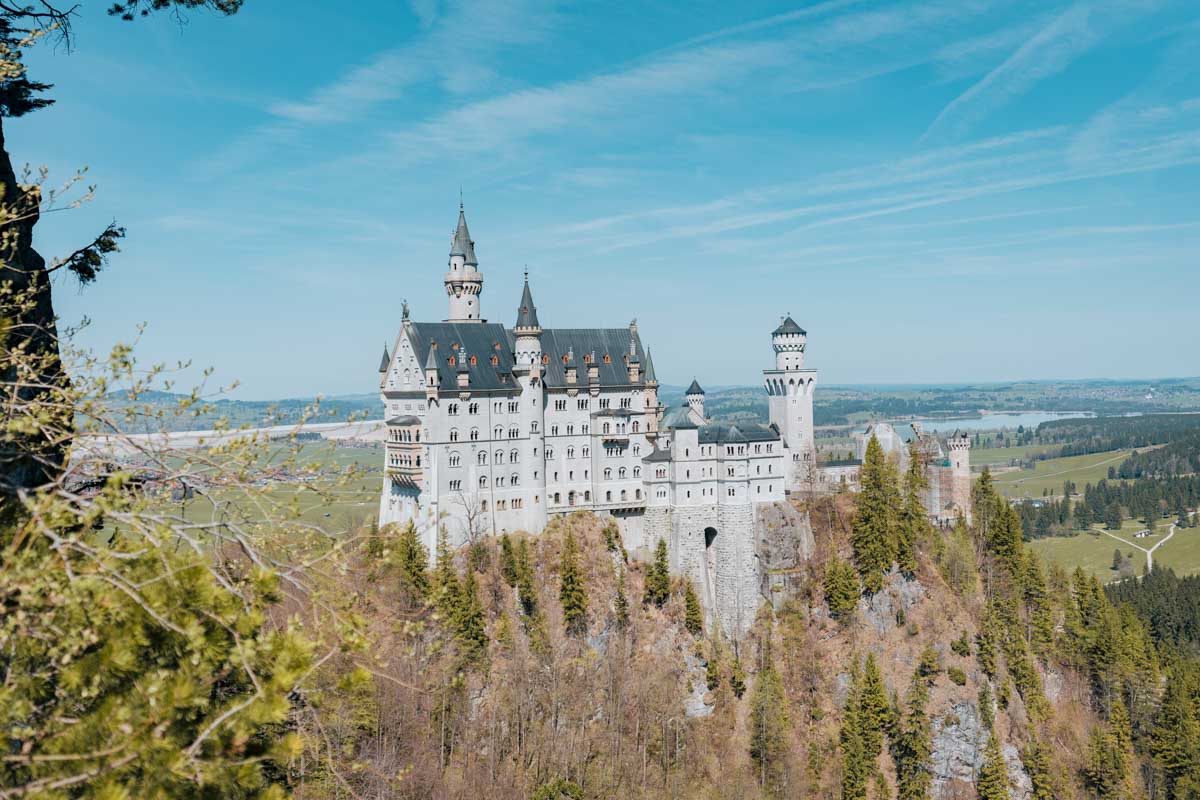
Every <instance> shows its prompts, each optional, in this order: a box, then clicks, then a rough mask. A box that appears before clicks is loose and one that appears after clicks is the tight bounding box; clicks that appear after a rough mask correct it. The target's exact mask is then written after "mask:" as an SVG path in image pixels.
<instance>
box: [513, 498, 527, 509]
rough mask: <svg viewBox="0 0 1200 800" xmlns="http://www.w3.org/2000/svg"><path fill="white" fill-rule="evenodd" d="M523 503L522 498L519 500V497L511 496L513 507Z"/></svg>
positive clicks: (520, 505)
mask: <svg viewBox="0 0 1200 800" xmlns="http://www.w3.org/2000/svg"><path fill="white" fill-rule="evenodd" d="M523 505H525V503H524V501H523V500H521V498H519V497H515V498H513V501H512V507H513V508H521V507H522V506H523Z"/></svg>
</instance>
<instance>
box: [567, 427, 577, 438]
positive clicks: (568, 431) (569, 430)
mask: <svg viewBox="0 0 1200 800" xmlns="http://www.w3.org/2000/svg"><path fill="white" fill-rule="evenodd" d="M574 433H575V426H574V425H568V426H567V436H572V435H574Z"/></svg>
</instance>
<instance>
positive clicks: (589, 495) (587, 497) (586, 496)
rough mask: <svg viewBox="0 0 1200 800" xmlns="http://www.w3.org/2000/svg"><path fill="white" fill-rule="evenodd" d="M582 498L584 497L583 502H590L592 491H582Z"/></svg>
mask: <svg viewBox="0 0 1200 800" xmlns="http://www.w3.org/2000/svg"><path fill="white" fill-rule="evenodd" d="M583 499H584V502H587V503H590V502H592V493H591V492H584V493H583Z"/></svg>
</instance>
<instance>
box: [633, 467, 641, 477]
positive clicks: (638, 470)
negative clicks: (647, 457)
mask: <svg viewBox="0 0 1200 800" xmlns="http://www.w3.org/2000/svg"><path fill="white" fill-rule="evenodd" d="M633 477H635V478H640V477H642V468H641V467H634V468H633Z"/></svg>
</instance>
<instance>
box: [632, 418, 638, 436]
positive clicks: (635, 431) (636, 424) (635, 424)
mask: <svg viewBox="0 0 1200 800" xmlns="http://www.w3.org/2000/svg"><path fill="white" fill-rule="evenodd" d="M638 430H639V426H638V421H637V420H636V419H635V420H634V421H633V432H634V433H637V432H638Z"/></svg>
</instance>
